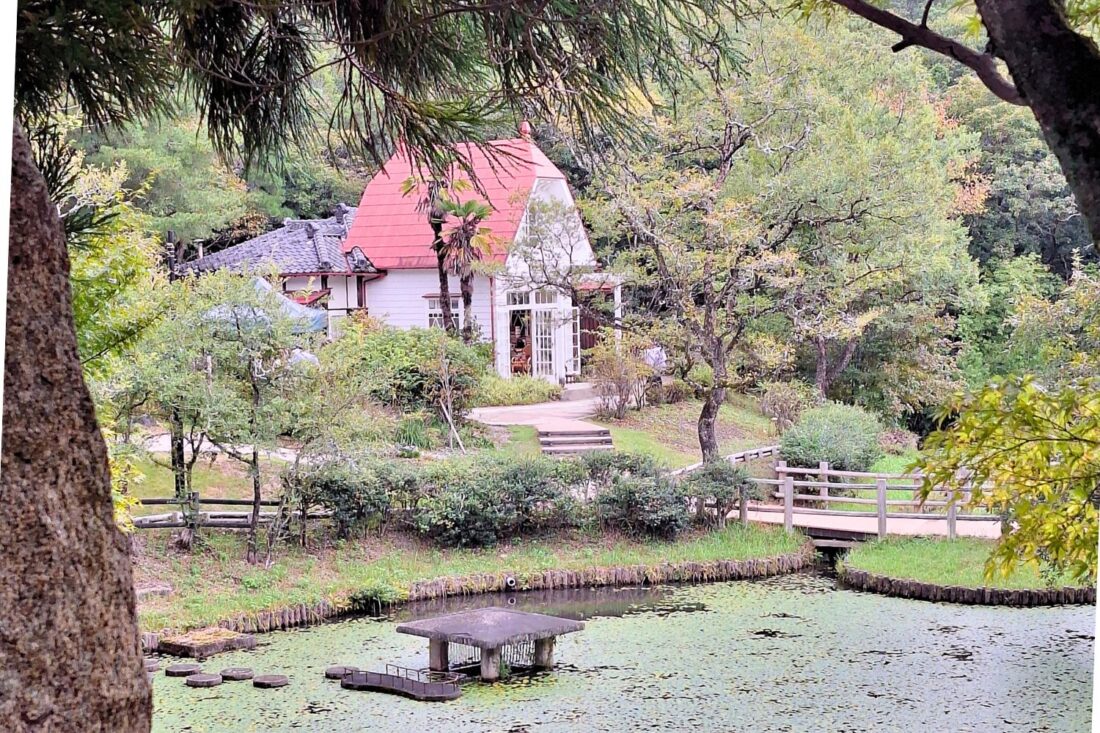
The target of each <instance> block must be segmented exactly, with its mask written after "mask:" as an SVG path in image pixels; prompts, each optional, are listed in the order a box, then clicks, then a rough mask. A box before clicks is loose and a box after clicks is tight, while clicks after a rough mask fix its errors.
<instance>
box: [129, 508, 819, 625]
mask: <svg viewBox="0 0 1100 733" xmlns="http://www.w3.org/2000/svg"><path fill="white" fill-rule="evenodd" d="M802 542H803V538H802V537H801V536H799V535H788V534H786V533H784V532H783V531H782V530H781V529H776V528H770V527H756V526H750V527H747V528H742V527H740V526H731V527H728V528H726V529H725V530H722V531H711V532H702V533H698V534H694V535H690V536H686V537H684V538H682V539H680V540H678V541H675V542H642V541H637V540H633V539H629V538H626V537H620V536H608V535H589V534H578V535H572V536H568V537H558V538H550V539H544V540H532V541H524V542H516V543H513V544H509V545H503V546H499V547H495V548H492V549H484V550H441V549H437V548H433V547H430V546H427V545H425V544H423V543H421V542H420V541H418V540H417V539H416V538H413V537H408V536H405V535H387V536H385V537H381V538H372V539H370V540H364V541H356V542H344V543H339V544H336V545H333V546H331V547H328V548H325V549H323V550H319V551H314V552H305V551H302V550H300V549H297V548H286V549H284V550H283V551H282V553H281V554H280V556H279V558H278V560H277V562H275V563H274V564H273V565H272V567H270V568H266V569H265V568H257V567H253V566H250V565H248V564H247V563H246V562H245V561H244V560H243V557H244V549H243V545H242V540H241V538H240V537H236V536H232V535H227V534H217V535H211V536H210V538H209V544H208V545H207V546H206V547H205V548H203V549H202V550H197V551H195V552H194V553H192V554H183V553H179V552H174V551H172V550H170V549H169V548H168V547H167V543H168V538H167V537H166V536H156V537H154V536H152V535H151V534H148V535H144V536H142V537H141V540H140V544H141V545H143V546H142V547H141V548H140V549H139V552H138V554H137V559H136V560H135V576H136V582H137V584H138V587H139V588H140V587H141V586H142V584H143V583H146V584H148V583H152V582H161V583H163V582H167V583H169V584H171V585H172V588H173V593H172V594H171V595H169V596H164V597H152V598H148V599H146V600H144V601H143V602H142V603H140V604H139V609H138V610H139V617H140V622H141V627H142V629H143V630H146V631H157V630H160V629H165V628H170V629H176V630H185V629H191V628H197V627H201V626H206V625H210V624H213V623H216V622H218V621H220V620H222V619H226V618H230V617H234V616H239V615H242V614H255V613H259V612H263V611H269V610H272V609H276V608H280V607H285V606H292V605H298V604H315V603H319V602H322V601H327V602H329V603H333V604H336V605H339V604H342V603H344V602H346V601H347V599H349V598H350V597H351V596H352V595H354V594H358V593H363V592H369V593H371V594H373V595H376V596H382V597H389V598H392V599H393V600H399V599H401V598H404V597H406V595H407V593H408V589H409V587H410V586H411V585H412V584H413V583H416V582H417V581H426V580H431V579H436V578H446V577H461V576H469V575H476V574H479V573H489V572H500V571H503V570H507V571H508V572H511V573H514V574H515V575H516V576H517V579H518V580H519V581H520V586H521V587H522V585H523V578H524V575H526V574H535V573H540V572H545V571H550V570H566V571H582V570H590V569H593V568H615V567H624V566H636V565H646V566H660V565H664V564H667V563H683V562H696V563H703V562H712V561H718V560H748V559H755V558H768V557H775V556H778V555H783V554H789V553H794V552H797V551H798V550H799V548H800V547H801V546H802Z"/></svg>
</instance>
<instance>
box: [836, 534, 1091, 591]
mask: <svg viewBox="0 0 1100 733" xmlns="http://www.w3.org/2000/svg"><path fill="white" fill-rule="evenodd" d="M994 545H995V543H994V542H992V541H990V540H982V539H977V538H974V537H959V538H958V539H954V540H946V539H933V538H927V537H891V538H888V539H885V540H877V541H874V542H864V543H862V544H860V545H859V546H857V547H855V548H853V549H852V550H850V551H849V552H848V554H847V556H845V557H844V559H843V560H841V562H842V563H843V564H844V565H845V566H847V567H849V568H853V569H856V570H865V571H867V572H869V573H875V574H876V575H885V576H889V577H891V578H906V579H910V580H917V581H920V582H922V583H936V584H938V585H961V586H966V587H971V588H977V587H989V588H1006V589H1010V590H1019V589H1028V588H1046V587H1047V586H1048V583H1047V582H1046V580H1045V579H1044V578H1043V576H1042V575H1041V574H1040V573H1039V569H1038V568H1037V567H1035V566H1033V565H1026V566H1021V567H1019V568H1017V569H1016V570H1015V571H1014V572H1013V573H1012V575H1010V576H1008V577H1004V576H1002V575H995V576H992V577H990V578H987V577H986V576H985V562H986V560H987V559H989V556H990V553H992V551H993V547H994ZM1071 584H1072V583H1071V582H1070V581H1069V580H1068V579H1065V578H1063V579H1058V580H1057V582H1055V585H1071Z"/></svg>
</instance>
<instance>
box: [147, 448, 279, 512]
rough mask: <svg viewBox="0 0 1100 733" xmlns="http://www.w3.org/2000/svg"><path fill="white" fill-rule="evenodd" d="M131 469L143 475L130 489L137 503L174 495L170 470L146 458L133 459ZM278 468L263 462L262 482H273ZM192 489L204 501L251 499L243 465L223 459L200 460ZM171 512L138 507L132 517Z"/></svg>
mask: <svg viewBox="0 0 1100 733" xmlns="http://www.w3.org/2000/svg"><path fill="white" fill-rule="evenodd" d="M157 460H158V461H163V462H167V461H168V457H167V456H157ZM134 468H136V469H137V470H138V471H139V472H140V473H141V474H142V479H141V480H140V481H139V482H137V483H135V484H131V485H130V488H129V492H130V493H131V494H132V495H133V496H136V497H137V498H138V499H148V498H152V497H158V498H164V497H170V496H174V495H175V493H176V489H175V477H174V476H173V475H172V469H170V468H168V467H166V466H163V465H160V463H157V462H156V461H154V460H152V459H149V458H140V459H135V460H134ZM280 468H281V467H280V466H278V465H276V464H275V463H272V462H271V461H267V462H265V465H263V466H262V468H261V471H265V472H266V474H267V475H266V477H265V482H267V480H271V481H274V480H275V478H276V477H277V476H278V473H279V470H280ZM261 475H263V473H261ZM191 489H192V491H197V492H198V493H199V496H200V497H204V498H217V499H250V498H252V479H251V478H250V477H249V476H248V473H247V472H246V469H245V467H244V464H241V463H236V462H234V461H233V460H232V459H230V458H228V457H226V456H221V457H219V458H218V459H217V461H215V462H214V463H211V462H210V461H209V460H203V459H200V460H199V462H198V463H196V464H195V469H194V471H193V472H192V474H191ZM174 509H175V508H174V507H171V506H163V505H154V506H139V507H137V508H136V509H135V510H134V512H133V514H134V515H135V516H142V515H145V514H159V513H162V512H166V511H173V510H174Z"/></svg>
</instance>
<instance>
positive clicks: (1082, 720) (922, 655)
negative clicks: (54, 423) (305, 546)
mask: <svg viewBox="0 0 1100 733" xmlns="http://www.w3.org/2000/svg"><path fill="white" fill-rule="evenodd" d="M504 604H512V605H514V606H515V607H517V608H522V609H526V610H537V611H542V612H546V613H553V614H558V615H568V616H572V617H575V618H583V619H585V620H586V623H587V627H586V628H585V630H584V631H582V632H580V633H577V634H570V635H568V636H565V637H562V638H560V639H559V640H558V647H557V653H556V657H557V661H558V666H557V667H556V668H555V669H554V670H553V671H551V672H547V673H542V674H539V675H535V676H526V677H524V676H518V677H514V678H512V679H511V680H509V681H507V682H504V683H501V684H497V685H479V684H471V685H467V686H466V687H465V688H464V694H463V696H462V698H461V699H459V700H456V701H454V702H450V703H442V704H429V703H417V702H413V701H411V700H406V699H403V698H398V697H393V696H389V695H382V694H375V693H369V692H350V691H346V690H343V689H341V688H340V686H339V683H337V682H332V681H326V680H324V679H323V675H322V672H323V670H324V668H325V667H326V666H328V665H332V664H353V665H357V666H360V667H362V668H370V669H381V668H382V667H383V665H385V664H386V663H395V664H401V665H406V666H411V667H423V666H426V664H427V645H426V644H425V643H423V642H424V640H423V639H419V638H416V637H410V636H404V635H401V634H397V633H395V632H394V627H395V626H396V624H397V623H399V622H400V621H401V620H404V619H406V618H412V617H421V616H430V615H435V614H438V613H443V612H448V611H454V610H458V609H459V608H464V607H469V606H471V605H504ZM1094 613H1095V609H1094V608H1092V607H1056V608H1031V609H1007V608H988V607H973V606H956V605H949V604H935V603H927V602H921V601H907V600H903V599H897V598H887V597H883V596H877V595H872V594H863V593H856V592H852V591H845V590H838V589H837V588H836V584H835V582H834V581H833V580H832V579H831V578H829V577H826V576H822V575H818V574H814V573H800V574H797V575H791V576H784V577H778V578H771V579H768V580H763V581H740V582H730V583H715V584H710V585H696V586H657V587H652V588H627V589H600V590H570V591H555V592H542V593H530V594H518V595H514V596H511V597H508V596H495V597H492V596H488V597H472V598H465V599H452V600H451V601H449V602H435V603H432V604H418V605H413V606H409V607H406V608H403V609H400V610H399V611H398V612H396V613H395V614H394V615H392V616H390V617H388V618H386V619H383V620H372V619H367V618H356V619H350V620H345V621H340V622H336V623H330V624H324V625H320V626H316V627H313V628H309V629H301V630H296V631H286V632H277V633H273V634H268V635H264V636H261V637H260V645H259V646H258V647H257V649H255V650H253V651H251V652H236V653H232V654H227V655H221V656H218V657H217V658H215V659H211V660H208V661H207V662H206V667H208V668H209V669H210V670H212V671H217V670H218V669H221V668H223V667H230V666H249V667H253V668H254V669H255V670H256V672H257V674H259V673H278V674H287V675H289V676H290V678H291V684H290V685H289V686H288V687H285V688H282V689H279V690H259V689H254V688H253V687H251V686H250V685H249V684H248V683H225V684H223V685H221V686H220V687H215V688H211V689H191V688H187V687H185V686H184V685H183V683H182V681H181V680H179V679H176V678H168V677H165V676H164V675H163V674H158V675H157V676H156V677H155V680H154V710H155V713H154V721H153V730H154V731H189V732H191V733H213V732H217V733H224V732H227V731H233V732H237V731H257V732H259V731H265V732H266V731H360V730H371V731H431V730H440V731H449V732H450V731H455V732H458V731H477V732H482V731H502V732H503V731H513V732H515V733H520V732H523V731H530V732H531V733H534V732H535V731H539V732H543V731H545V732H551V733H553V732H556V731H609V732H612V733H617V732H619V731H622V732H623V733H628V732H630V731H646V730H649V731H697V730H698V731H739V730H745V731H750V730H751V731H777V732H778V731H811V730H813V731H844V730H848V731H866V730H874V731H906V732H907V733H911V731H914V730H927V729H930V728H929V726H934V729H936V730H942V731H983V732H985V731H1037V730H1041V731H1084V730H1088V727H1089V720H1090V716H1091V684H1092V660H1093V644H1094V640H1093V628H1094Z"/></svg>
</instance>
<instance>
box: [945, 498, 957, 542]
mask: <svg viewBox="0 0 1100 733" xmlns="http://www.w3.org/2000/svg"><path fill="white" fill-rule="evenodd" d="M956 500H957V496H956V494H955V490H954V489H952V490H951V493H950V494H948V495H947V501H948V504H947V539H949V540H953V539H955V536H956V534H955V533H956V526H955V519H956V517H958V514H959V506H958V504H957V503H956Z"/></svg>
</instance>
